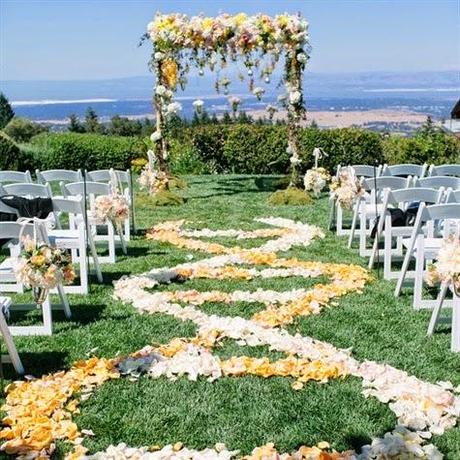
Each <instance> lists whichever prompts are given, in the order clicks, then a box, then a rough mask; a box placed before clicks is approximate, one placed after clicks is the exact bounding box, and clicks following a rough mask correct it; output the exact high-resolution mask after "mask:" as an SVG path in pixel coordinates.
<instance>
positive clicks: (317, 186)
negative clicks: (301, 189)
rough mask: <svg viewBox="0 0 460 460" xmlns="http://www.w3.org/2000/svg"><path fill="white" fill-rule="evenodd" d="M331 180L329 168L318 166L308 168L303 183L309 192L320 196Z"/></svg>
mask: <svg viewBox="0 0 460 460" xmlns="http://www.w3.org/2000/svg"><path fill="white" fill-rule="evenodd" d="M330 180H331V175H330V174H329V173H328V171H327V169H325V168H322V167H316V168H312V169H308V170H307V172H306V173H305V176H304V178H303V184H304V186H305V190H306V191H307V192H313V195H315V197H316V198H318V197H319V195H320V194H321V192H322V190H323V189H324V187H326V185H327V183H328V182H329V181H330Z"/></svg>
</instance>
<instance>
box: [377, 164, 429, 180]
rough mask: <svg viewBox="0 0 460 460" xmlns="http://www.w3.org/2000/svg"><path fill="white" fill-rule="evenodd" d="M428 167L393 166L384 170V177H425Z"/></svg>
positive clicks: (412, 165)
mask: <svg viewBox="0 0 460 460" xmlns="http://www.w3.org/2000/svg"><path fill="white" fill-rule="evenodd" d="M427 169H428V165H427V164H426V163H425V164H423V165H416V164H412V163H405V164H399V165H391V166H387V165H385V167H384V168H383V170H382V174H381V175H382V176H397V177H409V176H411V177H420V178H421V177H425V174H426V172H427Z"/></svg>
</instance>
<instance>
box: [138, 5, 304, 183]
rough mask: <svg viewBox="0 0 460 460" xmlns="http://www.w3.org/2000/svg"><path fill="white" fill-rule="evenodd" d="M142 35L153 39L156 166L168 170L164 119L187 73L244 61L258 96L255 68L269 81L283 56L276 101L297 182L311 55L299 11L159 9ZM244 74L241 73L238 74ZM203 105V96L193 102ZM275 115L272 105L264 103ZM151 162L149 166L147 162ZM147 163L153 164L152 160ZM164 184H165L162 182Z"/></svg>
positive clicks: (222, 83) (224, 83)
mask: <svg viewBox="0 0 460 460" xmlns="http://www.w3.org/2000/svg"><path fill="white" fill-rule="evenodd" d="M144 38H146V39H149V40H150V41H151V42H152V44H153V53H152V59H151V62H150V64H151V69H152V71H153V72H154V74H155V76H156V87H155V90H154V97H153V102H154V106H155V111H156V131H155V132H154V133H153V134H152V136H151V142H152V144H151V146H150V148H151V152H152V153H153V154H154V155H155V156H156V159H157V164H156V166H157V167H158V169H159V171H160V172H162V173H164V174H166V175H167V174H168V163H167V158H168V139H167V136H166V135H165V134H166V130H167V120H168V117H170V116H171V115H173V114H176V113H177V112H178V111H179V110H180V109H181V106H180V104H179V103H177V102H174V100H173V98H174V93H175V91H176V89H177V86H178V85H179V86H180V87H181V88H185V85H186V83H187V74H188V73H189V71H190V70H191V69H192V68H197V69H198V73H199V74H200V75H203V74H204V70H205V69H206V68H208V69H209V70H211V71H214V70H217V71H218V73H220V72H221V71H223V70H224V69H225V68H226V67H227V66H228V64H229V62H237V61H239V62H242V63H243V64H244V66H245V68H246V73H247V77H248V80H249V89H250V91H251V93H252V94H253V95H254V96H255V97H256V98H257V99H258V100H261V99H262V97H263V95H264V93H265V89H264V88H262V87H256V86H255V85H254V79H255V77H256V75H255V73H256V72H258V73H259V75H258V76H259V77H260V78H263V79H264V81H265V82H266V83H269V82H270V76H271V74H272V73H273V71H274V68H275V66H276V64H277V63H278V62H279V61H280V58H282V59H283V60H284V74H283V77H282V82H283V83H284V85H285V89H286V92H285V94H284V95H282V97H280V98H279V103H280V104H281V105H282V106H283V107H284V108H286V110H287V114H288V152H289V154H290V162H291V185H294V186H297V185H298V184H299V174H298V165H299V164H300V162H301V160H300V141H299V130H300V123H301V121H302V120H303V119H304V118H305V113H306V111H305V105H304V96H303V90H302V73H303V70H304V69H305V66H306V64H307V62H308V59H309V55H308V52H309V36H308V22H307V21H306V20H305V19H304V18H302V17H301V16H300V15H290V14H286V13H285V14H282V15H278V16H275V17H274V18H272V17H269V16H267V15H264V14H257V15H255V16H247V15H246V14H244V13H239V14H237V15H234V16H232V15H229V14H221V15H219V16H217V17H213V18H212V17H205V16H192V17H188V16H186V15H183V14H179V13H174V14H161V13H157V15H156V16H155V18H154V20H153V21H152V22H150V23H149V24H148V26H147V33H146V35H145V37H144ZM240 78H241V79H244V78H245V77H244V75H242V74H241V75H240ZM230 85H231V80H230V79H229V78H228V76H224V77H223V78H220V79H218V80H217V81H216V84H215V87H216V90H217V91H218V92H219V91H220V90H221V89H223V92H224V94H228V92H229V86H230ZM229 103H230V106H231V108H232V111H233V113H234V114H236V111H237V110H238V107H239V105H240V104H241V99H239V98H237V97H234V96H233V97H231V98H229ZM194 107H195V110H196V111H197V112H198V113H200V112H201V111H202V110H203V101H201V100H197V101H195V103H194ZM267 110H268V112H269V115H270V117H271V118H273V114H274V112H275V111H276V110H277V109H276V107H273V106H270V107H269V108H268V107H267ZM147 167H149V166H147ZM150 167H151V165H150ZM166 187H168V185H167V184H166Z"/></svg>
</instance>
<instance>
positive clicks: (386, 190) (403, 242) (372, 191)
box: [333, 165, 460, 351]
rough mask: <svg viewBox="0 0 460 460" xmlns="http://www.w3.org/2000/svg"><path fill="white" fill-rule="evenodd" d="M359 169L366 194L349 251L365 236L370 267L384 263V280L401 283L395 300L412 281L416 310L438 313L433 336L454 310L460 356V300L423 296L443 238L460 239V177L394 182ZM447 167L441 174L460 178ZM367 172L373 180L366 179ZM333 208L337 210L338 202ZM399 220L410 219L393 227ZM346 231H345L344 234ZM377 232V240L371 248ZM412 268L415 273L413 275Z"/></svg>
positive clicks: (442, 294)
mask: <svg viewBox="0 0 460 460" xmlns="http://www.w3.org/2000/svg"><path fill="white" fill-rule="evenodd" d="M353 168H354V170H355V173H356V175H357V176H358V177H360V181H361V185H362V187H363V189H364V191H365V193H364V195H363V196H361V197H360V198H359V199H358V200H357V202H356V203H355V204H354V206H353V210H352V212H353V219H352V224H351V228H350V229H349V230H348V232H347V233H348V236H349V241H348V244H349V247H351V246H352V243H353V240H354V238H355V236H359V252H360V255H361V256H363V257H369V268H372V267H374V266H375V265H376V264H377V263H380V262H383V275H384V278H385V279H396V280H397V284H396V287H395V296H399V295H400V294H401V292H402V289H403V287H404V286H405V285H406V284H407V283H408V282H410V283H412V284H413V286H414V290H413V308H414V309H416V310H418V309H421V308H429V309H432V310H433V314H432V318H431V321H430V326H429V329H428V334H432V333H433V331H434V328H435V326H436V324H437V323H438V322H439V321H440V318H439V317H440V310H441V307H442V306H443V305H444V306H448V307H451V308H452V309H453V310H452V319H451V321H452V325H453V329H452V340H451V349H452V350H453V351H460V328H459V325H460V300H459V299H458V298H456V297H455V296H454V297H453V299H452V300H446V296H447V292H448V286H441V289H440V291H439V294H438V297H437V299H436V300H433V299H426V298H424V297H423V292H424V289H423V288H424V279H425V276H426V273H427V267H428V265H429V264H430V263H432V262H433V260H435V259H436V256H437V252H438V251H439V248H440V246H441V244H442V241H443V239H444V238H446V237H447V236H449V235H451V234H454V235H456V236H457V237H458V236H459V233H460V177H455V176H454V175H452V176H431V177H426V178H419V177H411V176H410V175H409V176H407V177H388V176H382V175H379V176H377V175H376V174H375V168H374V167H373V166H362V165H359V166H356V167H353ZM439 168H443V167H439ZM446 168H448V169H444V170H443V169H441V171H442V172H446V171H449V172H450V173H454V172H456V171H458V173H459V175H460V165H446ZM405 171H406V172H408V169H405ZM363 172H364V174H366V175H367V177H365V176H363V175H361V173H363ZM398 172H401V169H399V170H398ZM410 172H412V173H414V172H415V169H414V168H412V169H411V171H410ZM369 174H371V176H370V177H369ZM333 206H334V207H336V208H337V203H334V204H333ZM409 211H411V212H409ZM394 216H404V218H406V219H408V220H407V221H406V222H404V223H403V224H401V222H396V220H395V222H393V218H394ZM400 218H401V217H400ZM340 223H342V222H340ZM358 224H359V225H358ZM345 232H346V230H345V229H343V228H341V234H345ZM371 233H373V234H374V235H372V236H373V242H372V247H371V248H370V249H369V248H368V242H369V237H370V236H371ZM371 239H372V238H371ZM382 244H383V247H382ZM401 261H402V266H398V267H397V268H396V267H395V263H398V262H401ZM412 263H414V264H415V269H414V270H409V268H410V266H411V264H412Z"/></svg>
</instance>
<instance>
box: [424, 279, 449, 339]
mask: <svg viewBox="0 0 460 460" xmlns="http://www.w3.org/2000/svg"><path fill="white" fill-rule="evenodd" d="M448 286H449V285H448V284H447V283H442V284H441V289H440V291H439V296H438V301H437V303H436V306H435V307H434V309H433V313H432V314H431V318H430V323H429V324H428V331H427V335H433V333H434V329H435V327H436V324H437V323H438V320H439V315H440V314H441V309H442V304H443V303H444V299H445V298H446V294H447V288H448Z"/></svg>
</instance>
